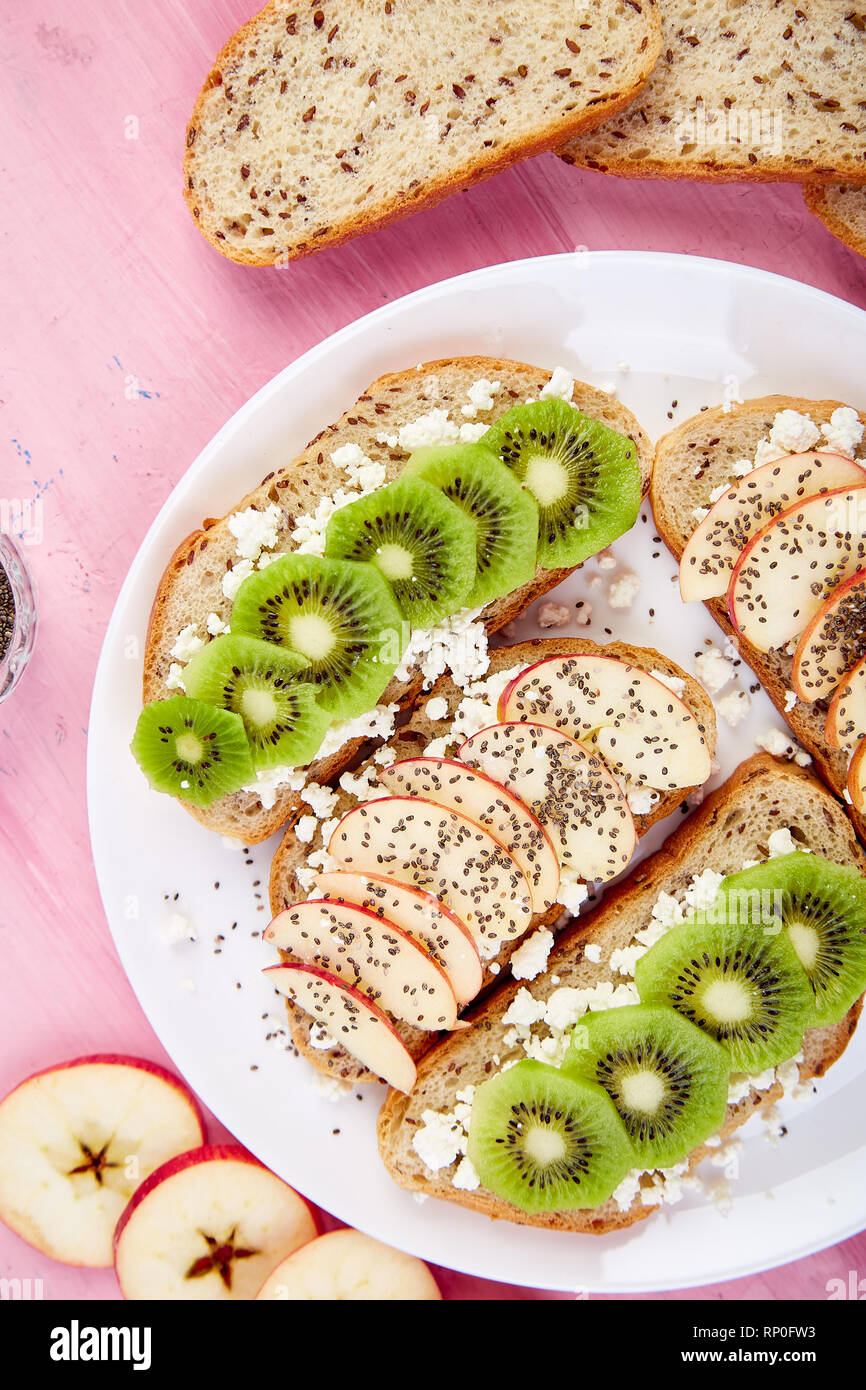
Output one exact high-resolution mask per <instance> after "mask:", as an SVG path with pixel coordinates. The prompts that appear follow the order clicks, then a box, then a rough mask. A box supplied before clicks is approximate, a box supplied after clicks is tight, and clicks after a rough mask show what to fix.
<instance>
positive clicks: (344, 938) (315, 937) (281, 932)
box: [264, 898, 457, 1032]
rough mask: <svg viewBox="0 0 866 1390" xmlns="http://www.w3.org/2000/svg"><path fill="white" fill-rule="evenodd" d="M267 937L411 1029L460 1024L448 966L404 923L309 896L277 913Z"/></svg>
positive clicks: (272, 942) (266, 934)
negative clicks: (409, 933) (437, 960)
mask: <svg viewBox="0 0 866 1390" xmlns="http://www.w3.org/2000/svg"><path fill="white" fill-rule="evenodd" d="M264 939H265V941H268V942H270V944H271V945H272V946H278V947H279V949H280V950H281V951H290V952H291V953H292V955H293V956H297V958H298V959H299V960H301V961H303V962H304V964H305V965H320V966H321V967H322V969H323V970H327V971H329V972H330V974H332V975H336V977H337V979H338V980H343V981H345V983H346V984H349V985H352V986H353V987H354V988H355V989H358V990H360V991H361V993H362V994H368V995H369V996H370V998H371V999H372V1000H373V1001H374V1003H376V1004H378V1005H379V1007H380V1008H382V1009H387V1010H388V1012H389V1013H391V1014H393V1015H394V1017H395V1018H398V1019H401V1020H402V1022H403V1023H409V1024H411V1025H412V1027H413V1028H426V1029H428V1030H430V1031H432V1032H438V1031H440V1030H442V1029H443V1028H447V1029H451V1028H453V1027H454V1026H455V1025H456V1023H457V1000H456V999H455V998H454V991H453V990H452V988H451V985H450V984H449V981H448V976H447V975H446V974H445V971H444V970H443V969H442V968H441V967H440V966H439V965H437V964H436V961H435V960H433V958H432V956H429V955H428V954H427V952H426V951H425V950H424V948H423V947H422V946H419V945H418V943H417V941H413V940H412V938H411V936H409V935H408V934H407V933H406V932H404V931H403V929H402V928H401V927H398V926H395V924H394V923H393V922H389V921H388V920H387V919H384V918H382V917H377V915H376V914H375V912H368V911H367V910H366V908H363V907H353V906H352V905H351V904H350V903H339V902H333V901H331V902H325V901H323V900H322V899H317V898H308V899H307V901H306V902H302V903H295V905H294V906H293V907H288V908H286V910H285V912H281V913H280V914H279V915H278V916H277V917H275V918H274V920H273V921H272V922H271V924H270V926H269V927H268V928H267V930H266V931H265V933H264Z"/></svg>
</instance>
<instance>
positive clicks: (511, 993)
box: [378, 755, 866, 1235]
mask: <svg viewBox="0 0 866 1390" xmlns="http://www.w3.org/2000/svg"><path fill="white" fill-rule="evenodd" d="M782 827H790V828H791V831H792V834H793V836H794V838H795V839H796V840H797V841H798V842H799V843H800V844H802V845H803V846H804V847H806V848H808V849H810V850H812V851H813V853H815V854H821V855H824V856H825V857H826V858H828V859H832V860H833V862H834V863H838V864H852V865H854V866H856V867H857V868H858V869H859V870H860V872H861V873H863V874H866V857H864V854H863V851H862V849H861V848H860V846H859V845H858V843H857V839H856V836H855V835H854V832H853V830H852V828H851V825H850V824H849V822H848V820H847V819H846V817H845V815H844V812H843V811H842V808H841V807H840V806H839V804H838V802H837V801H835V800H834V798H833V797H832V796H831V795H830V793H829V792H828V791H827V790H826V789H825V788H824V787H822V785H821V784H820V782H818V781H817V780H816V779H815V778H814V777H812V776H811V775H810V774H809V773H808V772H805V771H803V770H802V769H800V768H798V767H792V766H790V765H788V764H782V763H779V762H776V761H775V759H773V758H770V757H768V756H767V755H762V756H760V757H755V758H751V759H749V761H748V762H745V763H743V764H742V765H741V766H740V767H739V768H738V769H737V771H736V772H735V773H734V775H733V777H731V778H729V779H728V781H727V782H725V783H724V785H723V786H721V787H719V789H718V791H716V792H714V793H713V794H712V795H711V796H710V797H708V798H707V800H706V801H705V802H704V804H703V805H702V806H701V807H700V808H699V809H698V810H697V811H694V812H692V814H691V816H689V818H688V820H686V821H685V822H684V823H683V824H682V826H680V828H679V829H678V830H676V831H675V832H674V834H673V835H671V836H670V838H669V839H668V840H667V841H666V843H665V845H664V846H663V848H662V849H660V850H659V851H658V853H657V854H654V855H652V856H651V857H650V858H649V859H646V860H644V861H643V863H641V864H639V865H638V866H637V868H636V869H634V870H633V871H632V873H631V874H629V876H628V877H627V878H626V879H624V880H623V882H622V883H621V884H617V885H615V886H614V887H613V888H611V889H609V890H608V892H607V893H606V894H605V896H604V898H603V899H602V901H601V903H600V905H599V906H598V907H597V908H595V909H594V910H593V911H592V912H590V913H588V914H587V915H586V916H585V917H580V918H578V919H577V920H576V921H575V922H574V923H573V925H572V926H570V927H568V928H567V930H566V931H564V932H563V933H562V935H561V936H560V937H559V938H558V940H557V941H556V943H555V945H554V947H553V950H552V952H551V955H550V958H549V960H548V964H547V970H546V971H545V974H544V975H543V976H542V977H540V978H539V979H536V980H533V981H532V982H531V983H530V984H529V986H528V988H529V990H530V991H531V993H532V995H533V996H534V997H535V998H537V999H539V1000H542V999H547V998H548V997H549V996H550V994H551V993H552V992H553V991H554V989H559V988H569V987H573V988H578V989H582V988H590V987H592V986H593V985H596V984H598V983H599V982H600V981H602V980H611V979H612V980H613V981H614V982H615V983H617V984H621V983H623V980H622V977H621V976H620V975H617V974H615V973H614V972H612V971H611V968H610V966H609V964H608V962H609V961H610V957H611V953H612V952H613V951H614V950H616V949H617V948H624V947H626V946H628V945H629V944H630V943H631V940H632V937H633V936H634V933H635V931H637V930H640V929H641V927H644V926H647V925H648V924H649V922H650V919H651V914H652V908H653V906H654V904H655V903H656V902H657V900H658V897H659V895H660V894H661V893H662V892H665V893H669V894H670V895H671V896H672V897H674V898H676V899H677V900H680V901H681V900H682V897H683V895H684V892H685V890H686V888H687V887H688V885H689V883H690V881H691V880H692V879H693V878H694V877H695V876H697V875H699V874H701V873H703V872H704V871H705V870H706V869H713V870H715V871H716V872H717V873H720V874H730V873H734V872H737V871H738V870H739V869H741V868H742V866H743V864H744V862H745V861H746V860H747V859H754V858H759V859H760V858H766V855H767V853H768V840H769V836H770V835H771V834H772V832H773V831H774V830H777V829H781V828H782ZM590 944H594V945H597V946H599V947H600V948H601V949H600V954H601V959H600V960H599V961H598V962H594V961H591V960H588V959H587V955H586V949H585V948H586V947H587V946H588V945H590ZM594 954H595V953H594ZM554 976H555V977H556V983H554V981H553V978H552V977H554ZM520 988H523V986H522V985H520V984H518V983H513V982H508V983H506V984H504V985H502V986H501V987H500V988H499V989H497V990H495V991H494V992H493V993H492V994H491V995H489V996H488V998H487V999H485V1000H484V1001H483V1002H482V1003H481V1004H479V1005H478V1006H477V1007H476V1008H474V1009H473V1010H472V1011H471V1012H470V1013H469V1015H468V1018H469V1020H470V1023H471V1027H470V1028H468V1029H467V1030H465V1031H463V1032H460V1033H452V1034H450V1035H449V1036H448V1037H447V1038H446V1039H445V1040H444V1041H443V1042H441V1043H439V1044H438V1045H437V1046H436V1047H435V1048H433V1049H432V1051H430V1052H428V1053H427V1054H426V1055H425V1056H424V1057H422V1059H421V1060H420V1062H419V1064H418V1081H417V1083H416V1085H415V1088H414V1090H413V1091H412V1094H411V1095H409V1096H405V1095H403V1094H402V1093H401V1092H398V1091H393V1090H392V1091H389V1093H388V1096H387V1098H386V1100H385V1103H384V1105H383V1107H382V1110H381V1113H380V1116H379V1124H378V1134H379V1151H380V1153H381V1156H382V1161H383V1162H384V1164H385V1166H386V1168H387V1169H388V1172H389V1173H390V1174H391V1177H392V1178H393V1179H394V1181H395V1182H397V1183H399V1184H400V1186H401V1187H405V1188H409V1189H411V1190H412V1191H414V1192H420V1193H423V1194H424V1195H425V1196H428V1197H439V1198H440V1199H443V1200H445V1201H449V1202H457V1203H459V1204H460V1205H461V1206H466V1207H471V1208H472V1210H474V1211H480V1212H483V1213H484V1214H485V1215H487V1216H490V1217H493V1218H495V1219H496V1220H504V1221H514V1222H516V1223H518V1224H520V1225H527V1226H543V1227H547V1228H548V1229H550V1230H559V1231H578V1232H583V1233H586V1234H590V1235H605V1234H608V1233H609V1232H611V1231H617V1230H622V1229H623V1228H625V1227H627V1226H631V1225H633V1224H634V1223H635V1222H636V1221H641V1220H644V1219H645V1218H646V1217H647V1216H650V1215H652V1213H653V1211H655V1210H657V1208H656V1207H655V1206H647V1205H644V1204H643V1200H642V1198H641V1196H640V1193H638V1194H637V1195H636V1196H635V1197H634V1198H633V1199H632V1200H631V1202H630V1203H629V1204H628V1205H627V1206H626V1207H625V1209H623V1210H621V1209H620V1208H619V1207H618V1205H617V1203H616V1202H615V1201H614V1200H613V1198H610V1199H609V1200H608V1201H607V1202H605V1203H604V1205H603V1206H600V1207H597V1208H594V1209H593V1210H588V1211H574V1212H543V1213H540V1214H538V1215H533V1216H528V1215H527V1214H526V1213H524V1212H521V1211H518V1209H517V1208H516V1207H514V1206H512V1205H511V1203H509V1202H506V1201H503V1199H502V1198H500V1197H496V1196H494V1194H493V1193H492V1192H488V1191H486V1190H485V1189H484V1188H478V1189H477V1190H475V1191H464V1190H461V1189H459V1188H456V1187H455V1186H454V1184H453V1182H452V1179H453V1177H454V1174H455V1171H456V1168H455V1165H456V1160H455V1163H454V1164H450V1165H449V1166H448V1167H447V1168H443V1169H440V1170H439V1171H438V1172H432V1171H431V1170H430V1169H428V1168H426V1167H425V1165H424V1163H423V1162H422V1160H421V1158H420V1157H419V1155H418V1153H417V1152H416V1150H415V1148H414V1147H413V1143H412V1140H413V1136H414V1134H415V1133H416V1132H417V1130H418V1128H419V1126H421V1125H422V1123H423V1120H422V1117H423V1114H424V1111H425V1110H433V1111H439V1112H449V1111H453V1109H454V1104H455V1101H456V1099H457V1091H462V1090H464V1089H465V1088H466V1087H467V1086H472V1085H480V1084H481V1083H482V1082H483V1081H484V1080H485V1079H486V1077H488V1076H489V1075H491V1074H492V1073H493V1071H494V1070H495V1068H496V1066H497V1062H498V1065H500V1066H501V1064H502V1063H504V1062H506V1061H509V1060H510V1059H512V1058H514V1059H515V1060H519V1058H520V1057H522V1056H523V1051H522V1049H521V1047H520V1046H519V1045H518V1044H515V1043H513V1042H510V1041H509V1040H508V1039H507V1037H506V1035H507V1033H508V1032H509V1025H507V1024H505V1023H504V1021H503V1019H504V1015H505V1014H506V1013H507V1011H508V1008H509V1005H510V1004H511V1002H512V1000H513V999H514V997H515V995H516V994H517V992H518V990H519V989H520ZM861 1005H862V1000H858V1002H857V1003H856V1004H855V1005H854V1007H853V1008H852V1009H851V1010H850V1011H849V1012H848V1014H846V1016H845V1018H844V1019H843V1020H842V1021H841V1023H836V1024H833V1025H831V1026H830V1027H828V1028H815V1029H811V1030H810V1031H809V1032H807V1033H806V1035H805V1040H804V1045H803V1060H802V1062H800V1064H799V1074H800V1081H801V1083H804V1082H807V1081H810V1080H812V1079H813V1078H815V1077H820V1076H823V1075H824V1073H825V1072H826V1071H827V1069H828V1068H829V1067H830V1066H832V1064H833V1063H834V1062H835V1061H837V1060H838V1058H839V1057H841V1055H842V1053H843V1052H844V1051H845V1048H846V1047H847V1045H848V1042H849V1041H850V1039H851V1037H852V1035H853V1033H854V1029H855V1027H856V1025H857V1020H858V1018H859V1015H860V1009H861ZM494 1059H497V1060H494ZM781 1095H782V1086H781V1085H780V1083H779V1081H778V1080H776V1081H775V1083H774V1084H773V1085H772V1086H771V1087H770V1088H769V1089H768V1090H767V1091H762V1092H760V1093H758V1092H756V1091H755V1090H754V1089H752V1090H750V1091H749V1094H748V1095H747V1096H746V1097H744V1098H743V1099H742V1100H740V1101H738V1102H737V1103H735V1104H731V1105H729V1107H728V1112H727V1118H726V1120H725V1124H724V1126H723V1129H722V1131H721V1134H722V1138H723V1139H725V1138H727V1137H728V1136H729V1135H731V1134H733V1133H734V1131H735V1130H737V1129H738V1128H739V1127H740V1125H742V1124H744V1123H745V1122H746V1120H748V1119H749V1118H750V1117H751V1116H752V1115H753V1114H755V1112H756V1111H758V1110H760V1109H761V1108H762V1107H765V1106H769V1105H772V1104H774V1103H775V1102H776V1101H777V1100H779V1099H780V1098H781ZM711 1152H712V1150H711V1149H710V1148H708V1147H707V1146H706V1145H701V1146H700V1147H699V1148H698V1149H696V1150H695V1151H694V1153H693V1154H691V1155H690V1158H689V1162H690V1167H692V1168H694V1167H695V1166H697V1164H698V1163H700V1161H701V1160H702V1159H703V1158H706V1157H708V1156H709V1154H710V1153H711ZM645 1185H647V1186H649V1182H648V1180H646V1183H645Z"/></svg>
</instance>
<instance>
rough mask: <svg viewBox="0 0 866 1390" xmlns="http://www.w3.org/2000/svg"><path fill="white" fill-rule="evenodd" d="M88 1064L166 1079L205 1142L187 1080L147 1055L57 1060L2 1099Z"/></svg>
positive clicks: (199, 1113) (110, 1054) (104, 1054)
mask: <svg viewBox="0 0 866 1390" xmlns="http://www.w3.org/2000/svg"><path fill="white" fill-rule="evenodd" d="M88 1066H115V1067H118V1066H119V1067H135V1068H137V1069H138V1070H139V1071H147V1072H150V1074H151V1076H156V1077H159V1079H160V1081H165V1082H166V1083H167V1084H168V1085H169V1086H173V1087H174V1089H175V1090H176V1091H180V1094H181V1095H182V1096H183V1098H184V1100H186V1101H187V1103H188V1104H189V1108H190V1110H192V1112H193V1114H194V1115H195V1117H196V1120H197V1121H198V1127H199V1129H200V1130H201V1138H202V1143H204V1139H205V1134H206V1132H207V1131H206V1129H205V1122H204V1115H203V1114H202V1109H201V1106H200V1105H199V1103H198V1100H197V1099H196V1097H195V1096H194V1095H193V1093H192V1091H191V1090H190V1089H189V1087H188V1086H187V1084H186V1082H185V1081H182V1080H181V1078H180V1077H179V1076H175V1074H174V1072H170V1071H166V1069H165V1067H161V1066H160V1065H159V1063H158V1062H150V1061H148V1059H147V1058H146V1057H125V1056H124V1055H123V1054H122V1053H120V1052H94V1053H93V1054H92V1055H91V1056H89V1057H72V1058H70V1060H69V1061H68V1062H56V1063H55V1064H54V1066H53V1067H42V1068H41V1069H40V1070H39V1071H34V1072H31V1073H30V1075H29V1076H25V1078H24V1080H23V1081H19V1082H18V1085H17V1086H13V1087H12V1090H11V1091H7V1092H6V1095H5V1096H3V1097H2V1098H0V1099H2V1100H6V1099H8V1097H9V1096H12V1095H14V1094H15V1092H16V1091H20V1089H21V1087H22V1086H26V1085H27V1084H28V1083H29V1082H31V1081H35V1080H36V1079H37V1077H40V1076H50V1075H51V1074H52V1073H53V1072H55V1071H68V1070H69V1068H70V1067H88Z"/></svg>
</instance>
